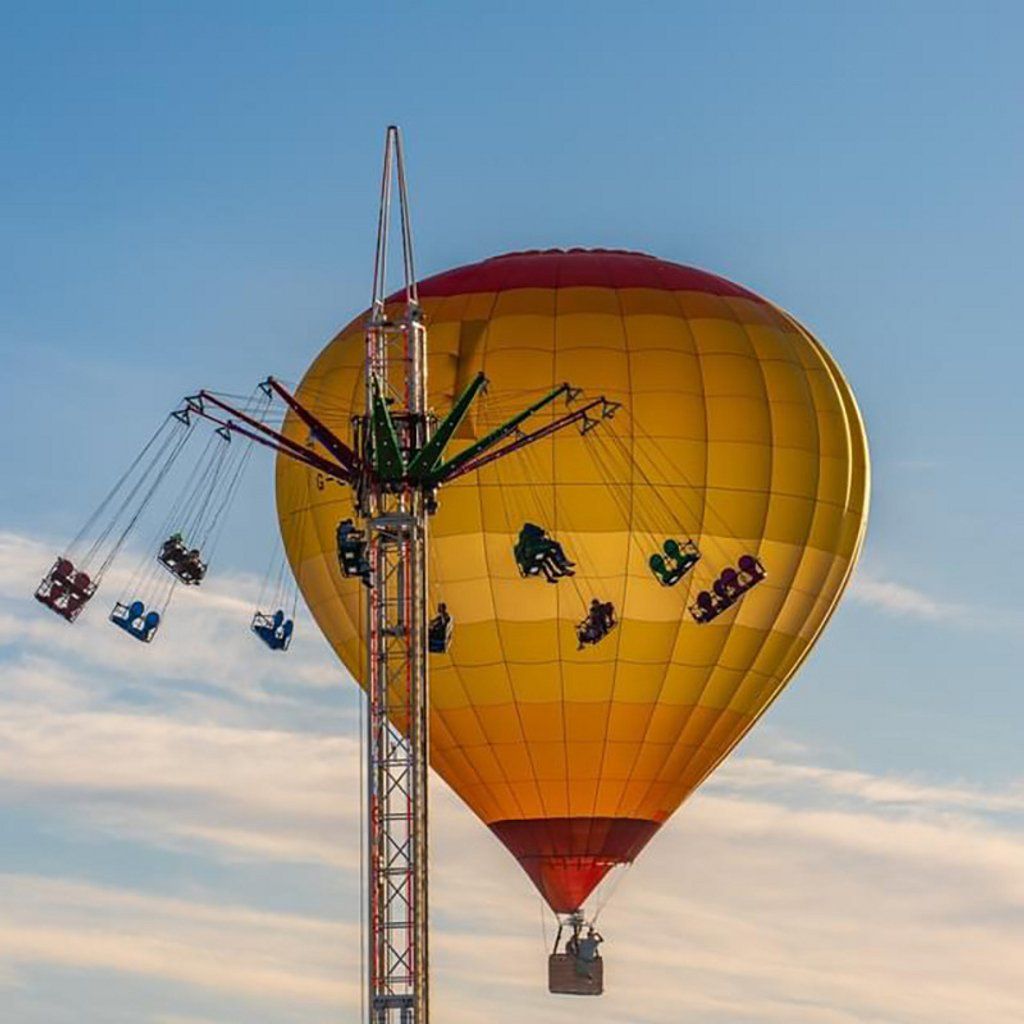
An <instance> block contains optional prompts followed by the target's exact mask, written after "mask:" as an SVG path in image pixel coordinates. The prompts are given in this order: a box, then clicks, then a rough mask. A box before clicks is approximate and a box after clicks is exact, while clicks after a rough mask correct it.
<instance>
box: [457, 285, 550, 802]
mask: <svg viewBox="0 0 1024 1024" xmlns="http://www.w3.org/2000/svg"><path fill="white" fill-rule="evenodd" d="M500 294H501V292H500V291H495V293H494V298H493V299H492V300H491V309H490V311H489V313H488V317H487V329H486V330H485V332H484V338H483V351H482V352H481V353H480V367H481V369H482V370H483V372H484V375H485V376H486V373H487V355H488V348H489V345H490V336H491V331H490V325H491V319H492V318H493V316H494V307H495V306H496V305H497V302H498V296H499V295H500ZM474 490H475V491H476V498H477V507H478V508H479V510H480V528H481V531H480V535H481V543H482V545H483V555H484V565H485V566H486V567H487V579H488V580H490V579H491V576H492V574H491V561H490V556H489V555H488V553H487V524H486V522H485V520H484V505H483V494H482V491H481V488H480V483H479V480H476V479H475V480H474ZM491 602H492V605H494V592H493V591H492V592H491ZM494 612H495V615H494V628H495V632H496V633H497V635H498V648H499V650H500V651H501V660H502V667H503V668H504V670H505V681H506V682H507V683H508V688H509V692H510V693H511V694H512V706H513V708H515V712H516V722H517V723H518V724H519V733H520V735H521V736H522V740H523V749H524V750H525V752H526V757H527V760H528V761H529V762H530V770H531V771H532V772H533V785H534V788H535V789H536V791H537V798H538V800H539V802H540V806H541V809H542V810H545V802H544V793H543V791H542V790H541V786H540V779H539V778H538V777H537V766H536V764H535V763H534V760H533V755H532V753H531V752H530V745H529V743H527V741H526V730H525V728H524V727H523V716H522V713H521V712H520V709H519V701H518V699H517V696H516V689H515V686H514V685H513V683H512V673H511V671H510V669H509V663H508V655H507V654H506V651H505V640H504V638H503V637H502V635H501V625H500V623H499V621H498V615H497V607H496V605H495V606H494ZM470 706H471V707H473V705H472V702H471V703H470ZM473 713H474V715H475V716H476V717H477V721H478V722H479V721H480V719H479V715H477V714H476V708H475V707H473ZM480 731H481V732H482V733H483V734H484V736H486V735H487V734H486V733H485V732H484V729H483V725H482V724H481V725H480ZM494 759H495V761H497V763H498V766H499V767H500V768H501V773H502V775H503V776H504V777H505V782H506V784H507V785H508V788H509V792H510V793H511V795H512V799H513V801H514V802H515V804H516V805H517V806H518V807H519V813H520V815H521V816H522V817H523V818H524V819H525V818H526V812H525V811H524V810H523V805H522V803H521V802H520V800H519V796H518V794H517V793H516V790H515V787H514V786H513V785H512V783H511V781H510V780H509V778H508V776H507V775H506V774H505V766H504V765H502V764H501V761H500V759H499V758H498V757H497V755H495V758H494Z"/></svg>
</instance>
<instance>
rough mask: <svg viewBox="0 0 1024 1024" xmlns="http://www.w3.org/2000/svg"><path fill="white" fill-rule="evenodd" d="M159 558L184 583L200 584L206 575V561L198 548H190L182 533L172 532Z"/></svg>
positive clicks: (161, 548)
mask: <svg viewBox="0 0 1024 1024" xmlns="http://www.w3.org/2000/svg"><path fill="white" fill-rule="evenodd" d="M157 560H158V561H159V562H160V564H161V565H162V566H163V567H164V568H165V569H166V570H167V571H168V572H170V573H173V575H175V576H177V577H178V579H179V580H181V582H182V583H185V584H188V585H189V586H198V585H199V583H200V582H202V579H203V577H204V576H205V575H206V563H205V562H204V561H203V560H202V557H201V556H200V554H199V549H198V548H189V547H188V546H186V544H185V540H184V538H183V537H182V535H181V534H180V533H175V534H172V535H171V536H170V537H168V538H167V540H165V541H164V542H163V544H162V546H161V547H160V553H159V554H158V555H157Z"/></svg>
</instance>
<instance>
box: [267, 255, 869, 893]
mask: <svg viewBox="0 0 1024 1024" xmlns="http://www.w3.org/2000/svg"><path fill="white" fill-rule="evenodd" d="M420 297H421V302H422V305H423V308H424V312H425V317H426V323H427V325H428V329H429V353H430V354H429V392H430V402H431V407H432V408H433V409H434V410H435V411H436V412H437V413H438V414H439V415H443V414H444V413H445V412H446V411H447V410H448V409H449V408H450V406H451V403H452V401H453V398H454V396H456V395H457V394H458V393H459V392H460V391H461V390H462V388H463V387H465V386H466V385H467V384H468V383H469V382H470V381H471V380H472V379H473V377H474V375H475V374H476V373H477V372H478V371H481V370H482V371H483V372H484V373H485V374H486V376H487V378H488V381H489V388H488V393H487V395H486V397H485V399H483V400H482V401H481V402H480V403H479V406H478V408H476V409H474V411H473V412H472V413H471V414H470V416H469V417H468V419H467V421H466V422H465V423H464V424H463V426H462V428H460V431H459V433H458V434H457V436H456V439H455V441H453V443H452V444H451V445H450V446H449V455H450V454H452V453H454V452H457V451H458V450H460V449H461V448H464V447H466V446H467V445H468V444H470V443H471V442H472V440H473V439H475V438H478V437H480V436H482V435H483V433H485V432H486V431H487V430H489V429H492V428H493V427H495V426H497V425H498V424H499V423H500V422H502V421H503V420H504V419H505V418H507V417H509V416H511V415H512V414H514V413H515V412H517V411H518V410H519V409H521V408H523V407H525V406H526V405H528V404H530V403H531V402H532V401H536V400H537V399H538V398H539V397H541V396H542V395H544V394H545V393H546V392H548V391H550V390H551V389H552V388H553V387H555V386H557V385H558V384H559V383H561V382H563V381H568V382H569V383H571V384H572V385H573V386H574V387H578V388H583V389H584V393H583V396H581V398H579V399H577V400H576V403H575V405H571V406H569V407H568V409H569V410H571V409H572V408H574V407H578V405H579V404H580V403H582V402H584V401H586V399H587V398H590V397H593V396H597V395H604V396H606V397H607V398H608V399H609V400H611V401H614V402H617V403H621V408H620V409H619V410H618V412H617V413H616V415H615V418H614V419H611V420H605V421H602V422H601V423H600V424H599V425H598V426H596V427H595V428H594V429H592V430H589V431H587V433H585V434H580V433H579V431H578V430H576V429H574V428H570V429H568V430H566V431H563V432H560V433H557V434H555V435H553V436H552V437H550V438H547V439H545V440H542V441H539V442H537V443H536V444H535V445H532V446H531V447H529V448H527V449H524V450H522V451H519V452H516V453H514V454H512V455H510V456H508V457H507V458H505V459H502V460H501V461H498V462H495V463H493V464H491V465H488V466H485V467H484V468H482V469H481V470H479V471H478V472H477V473H474V474H467V475H466V476H463V477H460V478H459V479H457V480H455V481H453V482H452V483H451V484H449V485H447V486H445V487H443V488H442V489H441V493H440V507H439V511H438V512H437V514H436V516H434V517H433V518H432V520H431V522H430V535H431V556H430V561H429V573H430V594H431V600H432V602H433V603H434V604H436V603H437V602H439V601H444V602H445V603H446V604H447V607H448V609H449V612H450V613H451V615H452V618H453V620H454V623H455V632H454V641H453V643H452V646H451V648H450V650H449V651H448V652H447V653H446V654H443V655H432V656H431V664H430V669H431V730H432V737H431V761H432V764H433V767H434V768H435V769H436V771H437V772H438V773H439V774H440V775H441V776H442V777H443V778H444V779H445V780H446V781H447V782H448V784H449V785H450V786H451V787H452V788H453V789H454V790H455V791H456V792H457V793H458V794H459V796H460V797H461V798H462V799H463V800H464V801H465V802H466V803H467V804H468V805H469V806H470V807H471V808H472V810H473V811H474V812H475V813H476V814H477V815H478V816H479V817H480V818H481V819H482V820H483V821H484V822H485V823H487V825H489V826H490V827H491V828H492V830H493V831H494V833H495V834H496V835H497V836H498V837H499V838H500V839H501V840H502V841H503V842H504V843H505V844H506V846H508V848H509V849H510V850H511V851H512V853H513V854H514V855H515V856H516V857H517V858H518V859H519V860H520V862H521V863H522V865H523V867H524V868H525V869H526V870H527V872H528V873H529V874H530V877H531V878H533V880H534V882H535V883H536V884H537V886H538V888H539V889H540V891H541V892H542V893H543V895H544V896H545V898H546V899H547V900H548V902H549V903H550V904H551V906H552V907H553V908H554V909H556V910H559V911H570V910H575V909H577V908H578V907H579V906H580V905H581V904H582V902H583V900H584V899H585V898H586V896H587V895H588V894H589V892H590V891H591V889H592V888H593V886H594V885H596V884H597V882H598V881H599V880H600V878H601V877H602V876H603V875H604V874H605V873H606V872H607V871H608V870H609V869H610V868H611V867H612V866H613V865H614V864H616V863H623V862H628V861H632V859H633V858H634V857H635V856H636V855H637V854H638V853H639V851H640V849H641V848H642V847H643V845H644V844H645V843H646V842H647V841H648V840H649V839H650V838H651V837H652V836H653V835H654V833H655V832H656V831H657V829H658V827H659V826H660V825H661V824H662V823H663V822H664V821H665V820H666V819H667V818H668V817H669V816H670V815H671V814H672V813H673V812H674V811H675V810H676V808H678V807H679V805H680V804H681V803H682V802H683V801H684V800H685V799H686V798H687V797H688V796H689V795H690V794H691V793H692V792H693V791H694V790H695V789H696V788H697V786H699V785H700V783H701V782H702V781H703V780H704V779H705V778H707V776H708V775H709V773H710V772H711V771H712V770H713V769H714V768H715V767H716V765H718V763H719V762H720V761H721V760H722V759H723V758H724V757H725V756H726V755H727V754H728V753H729V752H730V751H731V750H732V749H733V748H734V747H735V746H736V744H737V743H738V742H739V740H740V739H741V738H742V737H743V736H744V735H745V734H746V733H747V731H748V730H749V729H750V728H751V726H753V724H754V723H755V722H756V721H757V719H758V718H759V717H760V716H761V715H762V714H763V713H764V711H765V709H766V708H767V707H768V706H769V705H770V704H771V702H772V701H773V700H774V699H775V697H776V696H777V695H778V694H779V692H780V691H781V690H782V688H783V687H784V686H785V685H786V683H787V682H788V680H789V679H790V678H791V677H792V675H793V673H794V672H795V671H796V669H797V668H798V667H799V665H800V663H801V662H802V661H803V659H804V658H805V657H806V655H807V653H808V651H809V650H810V648H811V646H812V644H813V643H814V641H815V640H816V639H817V637H818V635H819V633H820V632H821V629H822V627H823V626H824V625H825V623H826V622H827V620H828V618H829V616H830V614H831V612H832V610H833V609H834V608H835V605H836V603H837V601H838V599H839V597H840V595H841V594H842V591H843V588H844V586H845V585H846V582H847V580H848V579H849V576H850V572H851V570H852V568H853V565H854V562H855V561H856V558H857V555H858V553H859V550H860V546H861V542H862V539H863V535H864V530H865V525H866V519H867V504H868V489H869V469H868V452H867V442H866V438H865V434H864V428H863V423H862V421H861V417H860V414H859V412H858V409H857V406H856V403H855V401H854V398H853V395H852V393H851V391H850V388H849V386H848V385H847V383H846V381H845V380H844V379H843V377H842V375H841V373H840V371H839V369H838V367H837V366H836V364H835V362H834V361H833V360H832V358H831V357H830V356H829V354H828V353H827V352H826V351H825V349H824V347H823V346H822V345H821V344H820V342H818V341H817V340H816V339H815V338H814V337H812V335H811V334H810V333H809V332H808V331H807V330H806V329H805V328H803V327H802V326H801V325H800V324H799V323H797V322H796V320H794V319H793V318H792V317H791V316H789V315H788V314H787V313H785V312H783V311H782V310H780V309H778V308H777V307H776V306H773V305H772V304H771V303H769V302H767V301H766V300H764V299H762V298H760V297H758V296H757V295H754V294H753V293H751V292H749V291H747V290H746V289H744V288H741V287H739V286H738V285H735V284H732V283H731V282H728V281H726V280H724V279H722V278H720V277H716V276H715V275H712V274H708V273H705V272H703V271H700V270H696V269H693V268H689V267H682V266H679V265H676V264H672V263H667V262H664V261H661V260H658V259H655V258H653V257H651V256H646V255H642V254H638V253H628V252H620V251H610V250H568V251H565V250H546V251H538V252H526V253H512V254H508V255H505V256H499V257H495V258H493V259H489V260H484V261H483V262H481V263H477V264H473V265H471V266H468V267H461V268H458V269H456V270H453V271H449V272H447V273H444V274H440V275H437V276H436V277H433V278H429V279H427V280H426V281H424V282H422V283H421V285H420ZM397 308H399V307H398V306H397V305H396V309H397ZM364 322H365V314H361V315H360V316H358V317H356V319H354V320H353V321H352V323H351V324H349V326H348V327H346V328H345V329H344V330H343V331H342V332H341V333H340V334H339V335H338V336H337V337H336V338H334V340H332V341H331V342H330V343H329V344H328V345H327V347H326V348H325V349H324V350H323V352H322V353H321V354H320V356H319V357H318V358H317V359H316V361H315V362H314V363H313V365H312V366H311V367H310V369H309V370H308V372H307V374H306V376H305V378H304V380H303V382H302V384H301V385H300V387H299V389H298V397H299V399H300V401H302V402H303V403H304V404H305V405H306V406H307V407H308V408H310V409H311V410H312V411H313V412H314V413H315V414H316V415H318V416H319V417H321V418H322V419H323V420H324V421H325V422H326V423H327V425H328V426H330V427H331V428H332V429H334V430H335V431H336V432H337V433H338V434H339V435H340V436H342V437H345V438H349V437H350V426H349V421H350V417H351V416H352V415H353V414H357V413H361V412H362V411H363V406H364V398H363V359H364V338H363V324H364ZM566 411H567V409H566V406H565V405H564V404H561V403H557V404H556V406H555V407H553V408H551V409H547V410H545V411H544V412H543V413H541V414H539V415H538V416H537V417H535V420H531V421H530V422H531V424H532V423H533V422H536V423H537V424H539V425H543V424H545V423H550V422H552V420H553V419H554V418H555V417H558V416H561V415H563V414H564V413H565V412H566ZM285 429H286V432H287V433H289V435H290V436H292V437H294V438H296V439H298V440H301V441H303V442H304V441H305V440H306V435H305V432H304V430H303V429H302V428H301V426H300V425H299V424H298V423H297V422H295V421H294V419H293V418H289V420H288V421H287V423H286V428H285ZM277 500H278V510H279V516H280V523H281V530H282V534H283V537H284V541H285V545H286V550H287V553H288V557H289V560H290V562H291V566H292V569H293V571H294V572H295V575H296V577H297V578H298V581H299V585H300V587H301V589H302V592H303V594H304V596H305V598H306V601H307V603H308V605H309V607H310V609H311V611H312V613H313V615H314V616H315V618H316V620H317V622H318V624H319V626H320V628H321V629H322V630H323V632H324V634H325V635H326V637H327V638H328V640H329V641H330V643H331V644H332V646H333V647H334V649H335V651H336V652H337V654H338V656H339V657H340V658H341V660H342V661H343V662H344V664H345V665H346V667H347V668H348V669H349V671H350V672H351V673H352V675H353V676H354V677H355V678H356V679H357V680H361V679H362V677H363V675H364V672H365V665H364V662H365V655H364V650H363V647H362V645H361V641H360V632H361V625H362V607H361V602H362V600H363V594H364V588H363V587H362V586H361V584H360V582H359V581H358V580H357V579H346V578H343V577H342V576H341V575H340V572H339V569H338V564H337V556H336V549H335V529H336V526H337V524H338V522H339V521H340V520H341V519H343V518H346V517H349V516H351V515H353V511H352V503H351V499H350V495H349V492H348V490H347V488H345V487H343V486H339V485H338V484H336V483H334V482H331V481H324V480H323V478H321V477H318V475H317V474H316V473H315V472H314V471H312V470H310V469H307V468H306V467H304V466H302V465H299V464H297V463H295V462H292V461H290V460H288V459H286V458H283V457H282V458H280V459H279V460H278V466H277ZM528 522H529V523H535V524H537V525H539V526H541V527H542V528H543V529H544V530H546V531H547V533H548V534H549V535H550V536H551V537H552V538H554V539H555V540H557V541H558V542H559V543H560V544H561V545H562V546H563V548H564V551H565V553H566V555H567V557H568V558H569V559H570V560H571V561H572V562H574V563H575V576H572V577H566V578H564V579H561V580H560V581H559V582H558V583H557V585H549V584H547V583H546V582H545V580H544V579H543V577H541V576H532V577H523V576H521V575H520V572H519V569H518V567H517V564H516V560H515V558H514V557H513V547H514V545H515V543H516V540H517V538H518V535H519V531H520V530H521V529H522V527H523V525H524V524H525V523H528ZM673 539H675V540H677V541H679V542H680V543H683V542H685V541H686V540H689V539H692V540H693V541H694V542H695V543H696V545H697V547H698V548H699V550H700V552H701V556H702V557H701V560H700V561H699V562H698V563H697V565H696V566H695V567H694V568H693V569H692V570H690V571H689V572H688V573H687V574H686V575H685V576H684V577H683V578H682V579H681V580H680V581H679V582H678V583H677V584H676V585H674V586H664V585H662V583H661V582H660V581H659V580H658V578H657V577H656V575H655V573H653V572H652V571H651V567H650V564H649V559H650V556H651V555H652V554H656V553H658V552H659V551H661V550H662V549H663V548H662V546H663V543H664V541H666V540H673ZM745 555H751V556H754V557H756V558H757V559H759V560H760V562H761V564H762V565H763V566H764V568H765V570H766V573H767V576H766V578H765V579H764V580H763V581H762V582H759V583H758V584H757V585H756V586H754V587H752V588H751V589H750V590H749V591H748V592H747V593H745V594H744V595H743V596H742V598H740V600H739V601H737V602H736V604H735V605H734V606H733V607H731V608H729V609H728V610H727V611H725V612H724V613H722V614H721V615H719V616H718V617H716V618H715V619H714V620H713V621H710V622H707V623H703V624H699V623H698V622H696V621H695V619H694V618H693V616H692V615H691V613H690V611H689V608H690V606H691V605H693V603H694V601H695V599H696V596H697V594H698V593H699V592H700V591H702V590H710V589H711V587H712V584H713V581H714V580H715V579H716V578H718V576H719V574H720V573H721V572H722V571H723V569H728V568H729V567H730V566H732V567H735V566H736V565H737V564H738V560H739V559H740V558H741V557H743V556H745ZM594 598H597V599H599V600H601V601H609V602H611V603H612V604H613V606H614V609H615V615H616V618H617V624H616V625H615V627H614V628H613V629H612V630H611V631H610V633H609V634H608V635H607V636H606V637H605V638H604V639H602V640H601V642H600V643H598V644H594V645H588V646H586V647H584V648H583V649H582V650H581V649H578V648H579V645H578V643H577V635H576V627H577V624H578V623H579V622H580V621H581V620H583V619H585V617H586V614H587V609H588V606H589V604H590V602H591V600H592V599H594Z"/></svg>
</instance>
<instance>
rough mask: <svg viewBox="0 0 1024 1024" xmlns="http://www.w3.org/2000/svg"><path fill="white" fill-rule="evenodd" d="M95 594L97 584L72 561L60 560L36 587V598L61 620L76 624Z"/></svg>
mask: <svg viewBox="0 0 1024 1024" xmlns="http://www.w3.org/2000/svg"><path fill="white" fill-rule="evenodd" d="M95 593H96V584H95V583H93V581H92V579H91V578H90V577H89V575H88V573H84V572H81V571H80V570H78V569H76V568H75V567H74V565H73V564H72V562H71V560H70V559H68V558H58V559H57V561H56V562H54V563H53V568H52V569H51V570H50V571H49V572H48V573H47V574H46V575H45V576H44V577H43V579H42V582H41V583H40V584H39V586H38V587H36V592H35V597H36V600H37V601H38V602H39V603H40V604H44V605H46V607H47V608H49V609H50V610H51V611H54V612H56V613H57V614H58V615H59V616H60V617H61V618H63V619H67V621H68V622H74V621H75V619H77V618H78V616H79V613H80V612H81V611H82V609H83V608H84V607H85V605H86V603H87V602H88V601H89V599H90V598H91V597H92V596H93V594H95Z"/></svg>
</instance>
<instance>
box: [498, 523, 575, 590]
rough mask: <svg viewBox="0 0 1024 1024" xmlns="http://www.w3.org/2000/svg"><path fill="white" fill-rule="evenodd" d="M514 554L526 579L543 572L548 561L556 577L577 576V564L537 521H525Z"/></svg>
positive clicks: (550, 570)
mask: <svg viewBox="0 0 1024 1024" xmlns="http://www.w3.org/2000/svg"><path fill="white" fill-rule="evenodd" d="M512 554H513V556H514V557H515V560H516V566H517V567H518V569H519V575H520V576H522V577H523V578H524V579H525V578H526V577H528V576H537V575H539V574H540V573H541V572H542V565H543V563H544V562H547V563H548V571H549V572H550V573H551V574H552V575H553V576H555V577H562V576H575V575H576V574H575V573H574V572H573V571H572V570H573V567H574V566H575V565H576V563H575V562H570V561H569V559H568V558H567V557H566V554H565V551H564V550H563V548H562V545H561V544H560V543H559V542H558V541H557V540H554V539H553V538H551V537H549V536H548V535H547V532H546V531H545V530H544V529H543V527H540V526H537V525H536V524H535V523H524V524H523V528H522V529H521V530H520V531H519V539H518V540H517V541H516V543H515V546H514V547H513V548H512Z"/></svg>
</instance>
